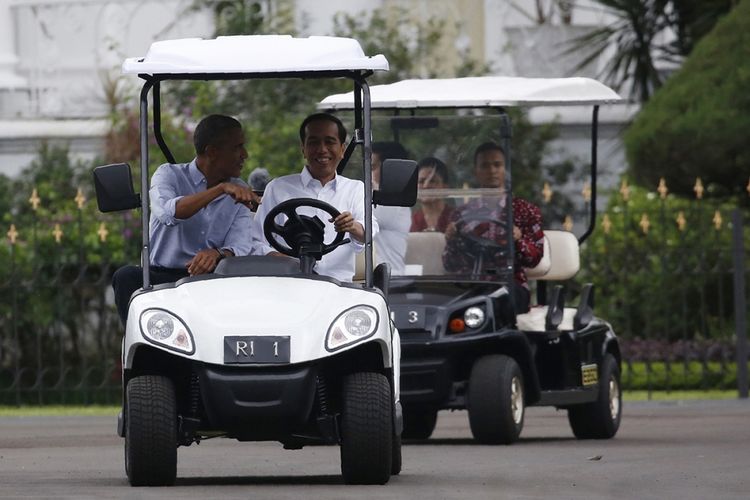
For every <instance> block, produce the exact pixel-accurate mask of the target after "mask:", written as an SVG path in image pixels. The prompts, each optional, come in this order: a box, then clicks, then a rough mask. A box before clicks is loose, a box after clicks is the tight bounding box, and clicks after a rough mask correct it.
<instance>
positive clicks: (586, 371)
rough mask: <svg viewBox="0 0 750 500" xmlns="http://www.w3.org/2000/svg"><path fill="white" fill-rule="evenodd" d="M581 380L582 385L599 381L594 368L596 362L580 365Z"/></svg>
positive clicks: (597, 373)
mask: <svg viewBox="0 0 750 500" xmlns="http://www.w3.org/2000/svg"><path fill="white" fill-rule="evenodd" d="M581 380H583V385H594V384H596V383H597V382H599V372H598V370H597V369H596V364H593V365H581Z"/></svg>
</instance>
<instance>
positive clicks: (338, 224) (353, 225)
mask: <svg viewBox="0 0 750 500" xmlns="http://www.w3.org/2000/svg"><path fill="white" fill-rule="evenodd" d="M328 222H333V227H334V228H335V229H336V232H337V233H349V234H351V235H352V237H353V238H354V239H355V240H357V241H359V242H360V243H361V242H364V241H365V228H363V227H362V224H360V223H359V222H357V221H356V220H354V216H353V215H352V214H351V213H349V212H341V214H339V216H338V217H331V218H330V219H328Z"/></svg>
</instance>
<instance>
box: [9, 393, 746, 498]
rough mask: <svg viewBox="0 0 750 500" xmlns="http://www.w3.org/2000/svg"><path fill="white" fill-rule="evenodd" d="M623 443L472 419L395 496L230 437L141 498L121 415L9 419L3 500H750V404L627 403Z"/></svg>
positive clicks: (411, 468)
mask: <svg viewBox="0 0 750 500" xmlns="http://www.w3.org/2000/svg"><path fill="white" fill-rule="evenodd" d="M624 412H625V413H624V417H623V422H622V426H621V428H620V432H619V434H618V435H617V436H616V437H615V438H614V439H612V440H608V441H577V440H576V439H574V438H573V436H572V433H571V431H570V429H569V427H568V423H567V418H566V417H565V413H564V412H562V411H561V412H556V411H555V410H554V409H552V408H531V409H530V410H529V411H528V413H527V416H526V425H525V429H524V432H523V434H522V435H521V440H520V441H519V442H518V443H516V444H514V445H511V446H479V445H475V444H472V442H471V440H470V436H471V434H470V431H469V427H468V421H467V418H466V413H465V412H452V413H451V412H442V413H441V414H440V417H439V419H438V425H437V429H436V431H435V434H434V437H433V439H431V440H428V441H423V442H408V443H406V444H405V446H404V449H403V455H404V470H403V472H402V474H401V475H400V476H397V477H393V478H392V479H391V481H390V483H388V484H387V485H385V486H367V487H361V486H357V487H354V486H346V485H344V484H343V483H342V482H341V479H340V475H339V456H338V448H336V447H322V446H320V447H308V448H305V449H303V450H299V451H286V450H283V449H282V448H281V446H280V445H278V444H276V443H238V442H235V441H230V440H226V439H216V440H211V441H205V442H203V443H202V444H201V445H200V446H195V445H193V446H191V447H188V448H180V450H179V464H178V472H177V473H178V479H177V485H176V486H174V487H171V488H131V487H130V486H129V485H128V483H127V480H126V478H125V472H124V468H123V447H122V439H120V438H119V437H117V436H116V435H115V419H114V418H112V417H26V418H10V417H6V418H0V498H3V499H6V498H71V499H72V498H75V499H82V498H144V499H146V498H180V499H183V498H200V499H208V498H222V499H227V498H252V499H255V498H258V499H300V498H304V499H317V498H320V499H339V498H340V499H348V498H367V499H370V498H372V499H404V498H410V499H422V498H425V499H428V498H429V499H443V498H445V499H462V500H474V499H502V498H513V499H517V498H519V499H533V498H562V499H565V498H570V499H588V498H596V499H599V498H618V499H651V498H653V499H657V498H658V499H670V498H675V499H681V500H685V499H725V498H726V499H740V498H741V499H747V498H750V479H748V476H750V403H749V402H748V401H738V400H730V401H706V402H686V403H630V404H626V405H625V409H624Z"/></svg>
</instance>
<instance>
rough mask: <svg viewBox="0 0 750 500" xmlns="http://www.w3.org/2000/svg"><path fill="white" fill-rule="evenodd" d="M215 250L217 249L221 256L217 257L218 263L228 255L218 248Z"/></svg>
mask: <svg viewBox="0 0 750 500" xmlns="http://www.w3.org/2000/svg"><path fill="white" fill-rule="evenodd" d="M214 250H216V251H217V252H218V253H219V258H218V259H216V263H217V264H218V263H219V262H221V259H223V258H224V257H226V255H224V252H223V251H221V250H220V249H218V248H214Z"/></svg>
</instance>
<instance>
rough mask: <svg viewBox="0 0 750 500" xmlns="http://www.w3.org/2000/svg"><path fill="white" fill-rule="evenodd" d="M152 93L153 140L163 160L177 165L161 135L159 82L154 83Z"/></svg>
mask: <svg viewBox="0 0 750 500" xmlns="http://www.w3.org/2000/svg"><path fill="white" fill-rule="evenodd" d="M153 92H154V93H153V95H152V99H153V107H154V111H153V113H154V138H156V143H157V144H158V145H159V149H161V152H162V154H163V155H164V158H166V159H167V161H168V162H169V163H177V162H176V161H175V160H174V155H173V154H172V152H171V151H170V150H169V146H167V143H166V142H164V136H163V135H162V133H161V82H160V81H159V80H156V81H155V82H154V91H153Z"/></svg>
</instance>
